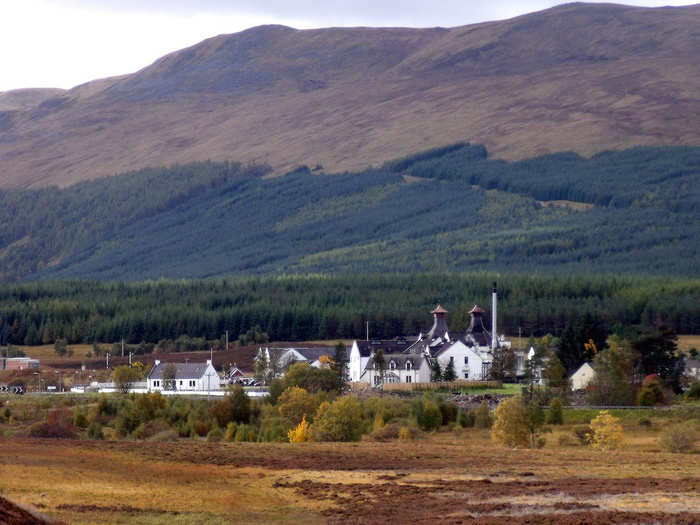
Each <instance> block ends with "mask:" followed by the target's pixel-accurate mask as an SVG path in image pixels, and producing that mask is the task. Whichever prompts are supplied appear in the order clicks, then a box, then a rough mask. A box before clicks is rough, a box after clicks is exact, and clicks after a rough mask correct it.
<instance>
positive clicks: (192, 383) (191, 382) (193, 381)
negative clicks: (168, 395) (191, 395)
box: [190, 379, 196, 388]
mask: <svg viewBox="0 0 700 525" xmlns="http://www.w3.org/2000/svg"><path fill="white" fill-rule="evenodd" d="M195 385H196V382H195V380H194V379H190V387H191V388H194V387H195Z"/></svg>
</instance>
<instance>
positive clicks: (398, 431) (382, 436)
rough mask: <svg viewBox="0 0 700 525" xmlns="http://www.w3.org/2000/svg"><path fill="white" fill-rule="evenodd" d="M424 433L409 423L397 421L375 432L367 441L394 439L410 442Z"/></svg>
mask: <svg viewBox="0 0 700 525" xmlns="http://www.w3.org/2000/svg"><path fill="white" fill-rule="evenodd" d="M421 434H422V432H421V431H420V429H418V428H417V427H416V426H415V425H411V424H409V423H408V422H406V421H404V422H400V421H395V422H393V423H389V424H387V425H384V426H383V427H381V428H378V429H376V430H374V431H373V432H372V433H371V434H370V435H369V436H367V439H368V440H370V441H390V440H392V439H402V440H410V439H417V438H418V437H420V436H421Z"/></svg>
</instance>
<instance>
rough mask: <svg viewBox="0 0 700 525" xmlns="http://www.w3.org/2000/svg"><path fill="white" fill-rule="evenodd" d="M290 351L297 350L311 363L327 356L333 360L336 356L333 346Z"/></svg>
mask: <svg viewBox="0 0 700 525" xmlns="http://www.w3.org/2000/svg"><path fill="white" fill-rule="evenodd" d="M288 350H296V351H297V352H299V353H300V354H301V355H303V356H304V357H305V358H306V359H307V360H308V361H309V362H310V363H313V362H314V361H316V360H317V359H318V358H319V357H321V356H322V355H327V356H328V357H330V358H331V359H333V356H334V355H335V348H333V347H331V346H323V347H315V348H289V349H288Z"/></svg>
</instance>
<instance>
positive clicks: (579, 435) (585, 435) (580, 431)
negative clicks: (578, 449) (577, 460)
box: [573, 425, 593, 445]
mask: <svg viewBox="0 0 700 525" xmlns="http://www.w3.org/2000/svg"><path fill="white" fill-rule="evenodd" d="M573 435H574V437H575V438H576V439H577V440H578V442H579V443H581V444H582V445H588V444H589V443H590V442H591V439H592V438H593V430H592V429H591V427H590V426H589V425H578V426H576V427H574V430H573Z"/></svg>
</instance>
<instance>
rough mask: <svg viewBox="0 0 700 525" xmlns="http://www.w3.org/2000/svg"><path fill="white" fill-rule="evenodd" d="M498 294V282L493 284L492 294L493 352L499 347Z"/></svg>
mask: <svg viewBox="0 0 700 525" xmlns="http://www.w3.org/2000/svg"><path fill="white" fill-rule="evenodd" d="M497 301H498V294H497V292H496V282H495V281H494V283H493V293H492V294H491V350H495V349H496V346H497V345H498V331H497V326H496V302H497Z"/></svg>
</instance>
